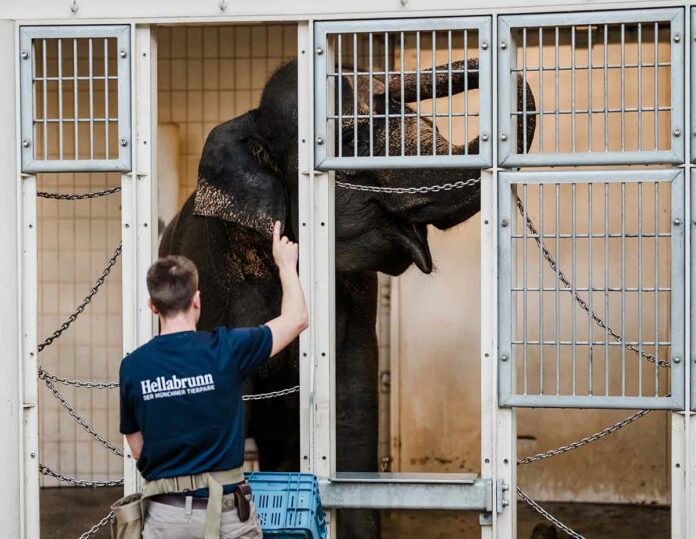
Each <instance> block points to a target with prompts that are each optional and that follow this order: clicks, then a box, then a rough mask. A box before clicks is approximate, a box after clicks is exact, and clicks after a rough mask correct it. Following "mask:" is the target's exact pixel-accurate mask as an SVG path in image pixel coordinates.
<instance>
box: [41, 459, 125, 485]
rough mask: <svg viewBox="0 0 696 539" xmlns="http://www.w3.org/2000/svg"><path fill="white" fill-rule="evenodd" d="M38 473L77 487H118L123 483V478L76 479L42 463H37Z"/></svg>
mask: <svg viewBox="0 0 696 539" xmlns="http://www.w3.org/2000/svg"><path fill="white" fill-rule="evenodd" d="M39 473H41V474H43V475H46V476H49V477H55V478H56V479H58V481H63V482H64V483H70V484H71V485H75V486H78V487H119V486H121V485H123V479H115V480H113V481H85V480H84V479H77V478H76V477H71V476H69V475H63V474H62V473H59V472H56V471H54V470H52V469H51V468H49V467H48V466H45V465H44V464H39Z"/></svg>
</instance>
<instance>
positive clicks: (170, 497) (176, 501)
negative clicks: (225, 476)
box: [150, 494, 235, 512]
mask: <svg viewBox="0 0 696 539" xmlns="http://www.w3.org/2000/svg"><path fill="white" fill-rule="evenodd" d="M186 498H191V509H207V508H208V498H194V497H193V496H186V495H183V494H158V495H157V496H152V497H151V498H150V500H151V501H153V502H157V503H163V504H165V505H171V506H173V507H186ZM234 507H235V504H234V494H229V495H225V496H223V497H222V511H223V512H225V511H231V510H232V509H234Z"/></svg>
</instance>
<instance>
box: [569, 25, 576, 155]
mask: <svg viewBox="0 0 696 539" xmlns="http://www.w3.org/2000/svg"><path fill="white" fill-rule="evenodd" d="M570 69H571V71H570V137H571V148H572V152H573V153H575V26H571V27H570Z"/></svg>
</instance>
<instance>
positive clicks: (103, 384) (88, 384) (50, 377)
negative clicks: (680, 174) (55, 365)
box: [39, 367, 118, 389]
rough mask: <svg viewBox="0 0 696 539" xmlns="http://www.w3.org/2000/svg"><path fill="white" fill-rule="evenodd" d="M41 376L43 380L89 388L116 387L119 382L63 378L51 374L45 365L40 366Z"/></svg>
mask: <svg viewBox="0 0 696 539" xmlns="http://www.w3.org/2000/svg"><path fill="white" fill-rule="evenodd" d="M39 378H40V379H41V380H50V381H51V382H60V383H61V384H65V385H68V386H75V387H86V388H88V389H116V388H117V387H118V383H117V382H84V381H82V380H71V379H70V378H62V377H60V376H55V375H53V374H49V373H48V371H46V370H45V369H44V368H43V367H39Z"/></svg>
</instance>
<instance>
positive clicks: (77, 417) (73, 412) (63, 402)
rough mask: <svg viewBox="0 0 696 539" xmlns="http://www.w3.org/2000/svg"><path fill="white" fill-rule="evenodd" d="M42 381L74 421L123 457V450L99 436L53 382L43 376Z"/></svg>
mask: <svg viewBox="0 0 696 539" xmlns="http://www.w3.org/2000/svg"><path fill="white" fill-rule="evenodd" d="M44 383H45V384H46V387H48V389H49V390H50V391H51V393H53V396H54V397H55V398H56V399H57V400H58V402H59V403H60V405H61V406H62V407H63V408H65V409H66V410H67V411H68V413H69V414H70V415H71V416H72V418H73V419H74V420H75V421H77V422H78V423H79V424H80V426H81V427H82V428H83V429H85V431H87V432H88V433H89V434H90V435H91V436H92V438H94V439H95V440H97V441H98V442H99V443H100V444H101V445H103V446H104V447H106V448H107V449H108V450H109V451H111V452H112V453H114V454H115V455H118V456H119V457H123V451H121V450H120V449H118V448H116V447H114V446H113V445H111V444H110V443H109V442H108V441H107V440H106V439H104V437H102V436H101V434H99V433H98V432H97V431H95V430H94V429H93V428H92V427H91V426H90V424H89V423H87V421H85V419H84V418H83V417H82V416H81V415H80V414H78V413H77V411H76V410H75V409H74V408H73V407H72V406H70V404H68V401H66V400H65V399H64V398H63V395H61V394H60V393H59V392H58V390H57V389H56V387H55V386H54V385H53V383H52V382H51V381H50V380H47V379H46V378H44Z"/></svg>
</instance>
